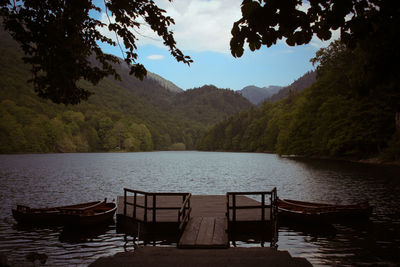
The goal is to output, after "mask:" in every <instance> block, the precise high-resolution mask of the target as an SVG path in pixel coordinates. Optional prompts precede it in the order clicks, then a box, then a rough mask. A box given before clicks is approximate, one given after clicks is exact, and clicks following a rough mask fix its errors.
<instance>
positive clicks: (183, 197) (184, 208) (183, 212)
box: [178, 195, 187, 223]
mask: <svg viewBox="0 0 400 267" xmlns="http://www.w3.org/2000/svg"><path fill="white" fill-rule="evenodd" d="M186 197H187V195H186ZM186 197H185V195H182V204H183V203H185V199H186ZM185 215H186V204H185V206H183V211H182V218H185ZM178 216H179V213H178ZM178 223H180V222H178Z"/></svg>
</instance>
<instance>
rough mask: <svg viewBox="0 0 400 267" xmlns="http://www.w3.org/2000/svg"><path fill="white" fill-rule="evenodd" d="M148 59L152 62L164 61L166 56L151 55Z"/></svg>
mask: <svg viewBox="0 0 400 267" xmlns="http://www.w3.org/2000/svg"><path fill="white" fill-rule="evenodd" d="M147 58H148V59H150V60H162V59H164V56H163V55H150V56H148V57H147Z"/></svg>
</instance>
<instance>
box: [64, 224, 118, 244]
mask: <svg viewBox="0 0 400 267" xmlns="http://www.w3.org/2000/svg"><path fill="white" fill-rule="evenodd" d="M113 230H114V231H113ZM109 232H115V225H109V224H102V225H94V226H91V227H75V228H71V227H63V228H62V230H61V233H60V235H59V237H58V238H59V240H60V241H61V242H64V243H70V244H78V243H86V242H91V241H95V240H97V241H98V240H99V239H100V240H104V239H105V238H106V237H104V236H105V235H106V234H107V233H109ZM97 241H96V242H97Z"/></svg>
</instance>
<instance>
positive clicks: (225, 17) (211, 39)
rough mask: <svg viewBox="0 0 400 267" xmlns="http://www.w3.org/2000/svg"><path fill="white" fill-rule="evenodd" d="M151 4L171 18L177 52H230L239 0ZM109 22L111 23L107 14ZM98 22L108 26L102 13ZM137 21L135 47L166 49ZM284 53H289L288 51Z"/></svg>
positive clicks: (304, 6) (320, 43)
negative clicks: (145, 46)
mask: <svg viewBox="0 0 400 267" xmlns="http://www.w3.org/2000/svg"><path fill="white" fill-rule="evenodd" d="M155 2H156V4H157V5H158V6H159V7H160V8H162V9H164V10H166V12H167V13H166V14H167V15H168V16H170V17H172V18H173V19H174V21H175V25H171V26H170V30H172V31H173V32H174V37H175V41H176V43H177V47H178V48H179V49H181V50H186V51H197V52H204V51H211V52H218V53H230V46H229V42H230V39H231V29H232V25H233V23H234V22H235V21H237V20H238V19H240V17H241V9H240V6H241V3H242V0H174V1H173V2H172V3H171V2H169V1H168V0H156V1H155ZM309 7H310V5H309V3H307V2H304V3H302V5H301V6H299V9H300V10H303V11H306V10H307V9H308V8H309ZM110 19H111V21H112V22H114V21H115V19H114V18H113V17H111V15H110ZM101 21H102V22H103V23H105V24H107V25H108V18H107V16H106V14H105V13H103V14H102V17H101ZM138 22H140V23H141V26H140V28H139V29H137V28H135V30H133V33H134V34H135V36H136V37H137V38H138V41H137V45H138V46H139V47H140V46H144V45H147V44H151V45H155V46H157V47H162V48H166V47H165V46H164V44H163V41H162V39H161V37H159V36H157V34H155V33H154V32H153V31H152V30H151V28H150V27H149V26H148V25H147V24H146V23H145V22H144V20H143V19H142V18H139V20H138ZM101 31H102V33H103V34H104V35H106V36H107V37H109V38H111V39H113V40H114V41H116V38H115V34H114V33H111V32H109V31H108V29H107V28H103V29H102V30H101ZM339 35H340V34H339V31H334V32H333V33H332V38H331V39H330V40H329V41H321V40H319V39H318V38H317V37H316V36H314V37H313V38H312V40H311V42H310V45H311V46H312V47H315V48H317V49H319V48H321V47H326V46H328V45H329V44H330V43H331V42H332V41H333V40H336V39H338V38H339ZM120 41H121V40H120ZM279 42H281V41H278V43H279ZM121 45H123V43H121ZM245 47H247V46H245ZM166 49H167V48H166ZM285 52H287V53H290V52H291V51H290V50H288V51H285Z"/></svg>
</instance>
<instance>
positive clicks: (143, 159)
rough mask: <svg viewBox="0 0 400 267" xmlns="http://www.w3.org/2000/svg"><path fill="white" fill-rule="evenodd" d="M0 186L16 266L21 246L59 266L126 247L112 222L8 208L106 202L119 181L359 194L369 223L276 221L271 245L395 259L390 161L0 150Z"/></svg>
mask: <svg viewBox="0 0 400 267" xmlns="http://www.w3.org/2000/svg"><path fill="white" fill-rule="evenodd" d="M0 185H1V186H0V200H1V201H0V253H3V254H5V255H7V256H8V258H9V260H11V261H12V262H13V263H15V264H16V265H25V264H27V261H26V259H25V257H26V255H27V254H28V253H29V252H38V253H45V254H47V255H48V260H47V263H46V265H49V266H56V265H60V266H68V265H87V264H89V263H91V262H93V261H94V260H95V259H97V258H98V257H100V256H108V255H113V254H115V253H117V252H123V251H131V250H134V248H133V245H132V244H131V243H128V244H127V243H126V241H125V238H124V235H123V234H117V233H116V229H115V225H110V226H108V227H106V228H101V229H94V230H93V231H91V232H84V233H76V234H74V235H72V234H71V233H65V232H64V230H63V229H62V228H21V227H19V226H17V225H16V224H15V221H14V219H13V218H12V214H11V208H12V207H15V206H16V204H25V205H29V206H34V207H44V206H57V205H65V204H71V203H79V202H87V201H92V200H102V199H104V198H105V197H107V198H108V199H109V200H112V199H116V197H117V196H118V195H122V194H123V188H124V187H128V188H132V189H137V190H143V191H155V192H165V191H173V192H179V191H185V192H191V193H192V194H225V193H226V192H227V191H255V190H266V191H267V190H271V189H272V188H273V187H277V190H278V196H279V197H281V198H293V199H301V200H309V201H319V202H333V203H341V204H346V203H352V202H359V201H364V200H368V201H369V202H370V203H371V204H372V205H373V206H375V209H374V212H373V215H372V217H371V219H370V221H369V222H367V223H364V224H357V225H341V224H335V225H333V226H334V229H333V230H332V229H329V231H320V230H318V231H317V230H315V229H312V228H311V229H293V228H289V227H281V228H280V229H279V237H278V238H279V240H278V249H280V250H288V251H289V252H290V254H291V255H292V256H300V257H305V258H307V259H308V260H309V261H310V262H311V263H313V264H314V265H316V266H318V265H335V264H337V265H338V266H346V265H347V266H354V265H371V266H376V265H381V266H397V265H399V264H400V249H399V248H400V199H399V196H400V168H398V167H387V166H385V167H383V166H373V165H367V164H358V163H349V162H340V161H328V160H305V159H296V160H295V159H285V158H279V157H278V156H276V155H272V154H250V153H214V152H147V153H93V154H40V155H32V154H29V155H0ZM161 245H162V244H161ZM238 245H239V246H256V245H257V244H252V243H251V242H247V243H246V242H242V243H238Z"/></svg>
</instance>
